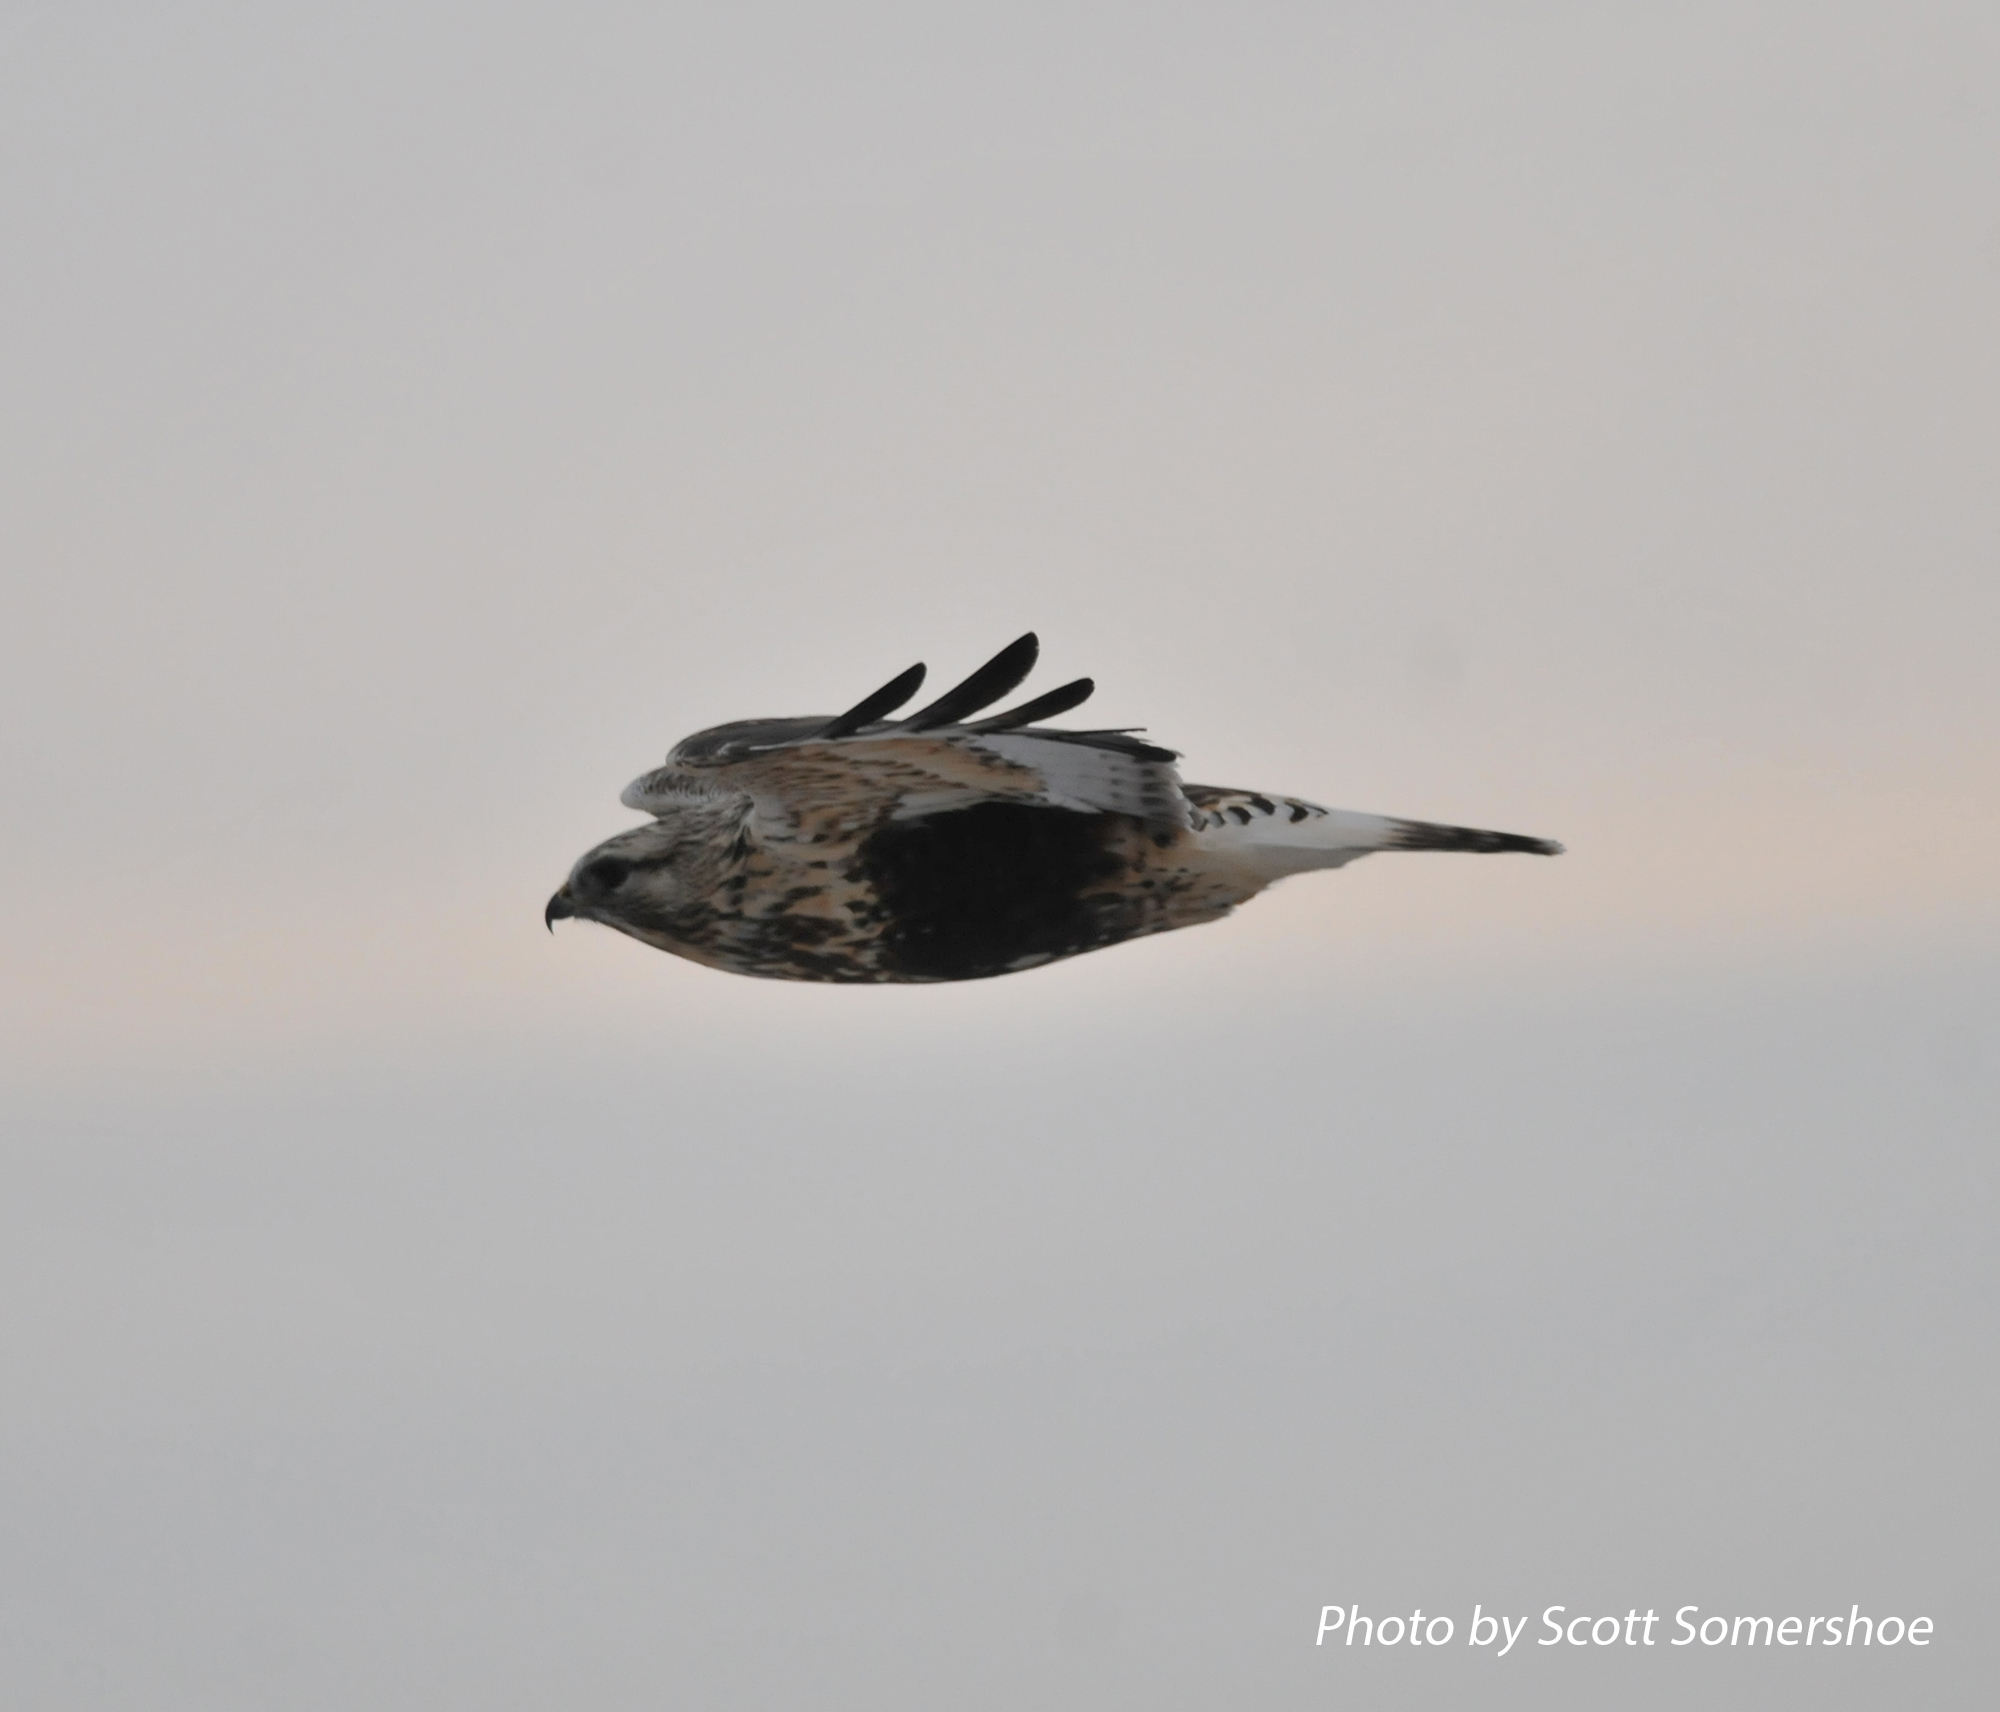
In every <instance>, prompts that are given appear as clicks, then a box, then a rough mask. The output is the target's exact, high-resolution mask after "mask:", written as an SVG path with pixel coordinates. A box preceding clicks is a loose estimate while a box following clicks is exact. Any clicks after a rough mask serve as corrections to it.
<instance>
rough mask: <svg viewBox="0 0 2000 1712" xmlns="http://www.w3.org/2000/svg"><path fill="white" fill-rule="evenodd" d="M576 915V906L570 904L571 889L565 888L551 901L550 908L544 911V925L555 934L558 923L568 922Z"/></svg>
mask: <svg viewBox="0 0 2000 1712" xmlns="http://www.w3.org/2000/svg"><path fill="white" fill-rule="evenodd" d="M575 914H576V905H575V904H573V903H571V902H570V898H569V887H567V886H565V887H563V889H562V890H561V891H559V892H557V893H556V895H555V896H554V897H552V898H550V899H549V907H548V908H547V909H545V910H543V911H542V925H543V926H544V927H546V928H547V929H548V930H549V932H551V933H554V932H555V930H556V923H557V922H559V921H568V920H569V918H570V917H571V916H573V915H575Z"/></svg>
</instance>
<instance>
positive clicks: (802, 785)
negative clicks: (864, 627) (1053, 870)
mask: <svg viewBox="0 0 2000 1712" xmlns="http://www.w3.org/2000/svg"><path fill="white" fill-rule="evenodd" d="M1035 654H1036V642H1035V638H1034V636H1033V635H1032V634H1031V635H1028V636H1023V637H1022V638H1021V639H1020V640H1019V641H1017V642H1015V643H1014V644H1012V646H1010V647H1008V648H1005V649H1003V650H1002V651H1001V652H1000V653H999V654H997V655H995V656H994V657H993V658H992V659H991V660H989V661H988V662H987V663H986V664H985V665H984V666H982V667H980V669H979V670H978V671H976V672H974V673H973V674H972V676H971V677H969V678H967V679H966V680H965V681H964V682H963V683H961V684H959V685H957V686H955V687H954V688H953V689H951V690H949V691H947V692H946V693H945V694H944V695H942V696H940V697H939V698H938V699H937V700H936V701H934V702H931V703H930V704H929V705H928V706H926V707H924V708H922V709H920V710H919V711H918V712H916V713H914V714H912V715H910V716H909V717H908V718H906V719H902V720H896V721H890V720H886V719H884V718H883V717H882V716H883V715H884V714H887V713H889V712H892V711H893V710H895V709H896V708H898V707H900V706H902V704H903V703H904V702H906V701H908V700H909V699H910V697H911V696H912V695H914V694H915V693H916V690H917V687H918V685H919V684H921V683H922V682H923V670H924V669H923V667H921V666H914V667H912V668H911V669H910V670H909V671H907V672H905V673H903V674H902V675H901V676H900V677H898V678H895V679H893V680H891V682H889V683H887V684H885V685H883V686H882V688H881V689H879V690H877V691H876V692H875V693H874V694H873V695H870V696H868V697H865V698H864V699H863V700H862V701H860V702H857V703H856V704H855V705H854V706H853V707H851V708H849V709H848V711H847V712H846V713H843V714H839V715H837V716H835V717H833V718H831V719H829V718H826V717H824V716H818V717H813V718H808V719H766V720H742V721H739V722H737V723H736V724H734V725H718V726H715V727H714V728H712V729H711V730H708V731H701V732H697V733H696V734H695V735H694V736H692V737H690V738H688V739H686V740H685V741H684V742H682V743H680V744H679V745H677V746H676V748H675V749H674V751H673V753H672V754H671V755H669V756H668V757H667V763H666V765H665V766H664V767H660V768H656V769H655V770H654V771H653V772H650V773H648V774H646V775H645V776H644V777H642V778H639V779H635V780H634V781H633V782H632V783H631V784H630V785H629V786H627V787H626V790H625V793H624V796H623V798H622V799H621V800H622V801H623V802H624V803H625V805H626V806H627V807H628V808H636V809H641V810H644V811H646V812H648V813H654V814H657V813H661V812H664V811H665V810H666V809H667V808H668V806H669V805H672V804H676V803H681V802H685V801H686V800H687V799H688V798H689V796H691V795H704V796H706V795H713V794H714V793H716V792H719V791H724V790H727V791H739V792H742V793H744V794H746V795H748V796H749V797H750V798H751V799H752V800H753V801H754V802H755V805H756V808H755V816H756V819H757V820H758V821H759V822H761V823H763V824H764V825H765V826H767V827H773V828H775V827H777V826H780V825H783V826H787V827H791V828H794V829H796V828H797V827H799V826H801V825H802V824H803V823H805V822H807V821H811V822H813V823H815V825H816V826H818V827H820V828H821V830H824V829H825V828H824V824H823V823H827V822H837V823H840V824H842V825H845V826H848V827H850V828H859V827H862V826H870V825H875V824H878V823H880V822H883V821H888V820H910V819H915V818H917V817H919V816H922V815H928V814H941V813H946V812H949V811H950V810H953V809H958V808H969V807H971V806H972V805H973V804H974V803H979V802H1018V803H1024V804H1038V805H1041V806H1044V807H1048V808H1060V809H1068V810H1070V811H1072V812H1074V813H1079V814H1124V815H1131V816H1133V817H1134V818H1136V819H1140V820H1144V821H1146V822H1148V823H1149V824H1152V825H1155V826H1157V827H1159V828H1160V829H1161V830H1163V831H1165V830H1170V829H1176V828H1183V827H1185V826H1187V824H1188V804H1187V799H1186V798H1185V797H1184V796H1182V794H1181V788H1180V778H1179V775H1178V774H1177V773H1176V772H1175V770H1174V765H1173V763H1174V758H1175V757H1174V753H1173V751H1172V750H1170V749H1161V748H1159V747H1157V746H1156V745H1154V744H1151V743H1147V742H1145V741H1144V740H1143V739H1141V738H1139V737H1136V736H1134V735H1133V734H1132V733H1131V732H1129V731H1062V730H1054V729H1051V728H1049V727H1046V726H1038V725H1036V724H1035V723H1034V721H1036V720H1038V719H1042V718H1046V717H1048V716H1050V715H1053V714H1057V713H1062V712H1065V711H1067V710H1068V709H1070V708H1072V707H1075V706H1077V705H1078V704H1079V703H1080V702H1082V701H1084V700H1085V699H1086V698H1087V697H1088V696H1089V695H1090V693H1091V691H1092V689H1093V687H1094V686H1093V685H1092V683H1091V681H1090V680H1089V679H1088V678H1079V679H1077V680H1076V681H1075V682H1074V683H1069V684H1065V685H1063V686H1062V687H1061V688H1060V689H1057V690H1051V691H1050V692H1049V693H1048V694H1046V695H1042V696H1038V697H1036V698H1035V699H1034V700H1032V701H1028V702H1024V703H1023V704H1021V705H1020V706H1019V707H1016V708H1012V709H1010V710H1008V711H1007V712H1005V713H1001V714H996V715H992V716H990V717H988V718H985V719H981V720H977V721H973V720H972V719H971V716H972V715H973V714H976V713H978V712H980V711H981V710H982V709H984V708H986V707H987V706H989V705H991V704H992V703H993V702H996V701H998V700H999V699H1000V698H1001V697H1003V696H1005V695H1007V694H1008V693H1009V692H1010V691H1011V690H1013V689H1014V688H1015V687H1016V686H1017V685H1018V684H1019V683H1020V682H1021V680H1022V679H1023V678H1025V677H1026V676H1027V675H1028V672H1029V669H1030V668H1031V667H1032V666H1033V664H1034V661H1035Z"/></svg>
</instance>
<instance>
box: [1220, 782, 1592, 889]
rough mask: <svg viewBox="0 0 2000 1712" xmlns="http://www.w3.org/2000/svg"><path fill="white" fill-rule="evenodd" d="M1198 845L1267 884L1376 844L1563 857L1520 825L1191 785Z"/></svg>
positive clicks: (1362, 852)
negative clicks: (1488, 826)
mask: <svg viewBox="0 0 2000 1712" xmlns="http://www.w3.org/2000/svg"><path fill="white" fill-rule="evenodd" d="M1182 789H1183V790H1184V792H1185V793H1186V796H1187V799H1188V802H1189V805H1190V809H1191V819H1192V828H1191V830H1192V831H1193V833H1194V837H1195V842H1196V844H1197V845H1198V846H1199V847H1200V848H1201V849H1202V850H1203V851H1205V852H1209V853H1211V854H1213V855H1214V856H1216V857H1217V858H1219V859H1221V860H1223V861H1227V862H1231V863H1240V864H1241V865H1242V866H1243V867H1245V868H1246V869H1248V870H1249V871H1250V872H1251V873H1253V874H1255V875H1256V876H1257V877H1258V878H1259V879H1260V880H1262V881H1264V882H1266V883H1268V882H1269V881H1271V880H1278V879H1283V878H1284V876H1285V875H1287V874H1303V873H1305V872H1307V871H1308V870H1310V869H1313V868H1338V867H1340V866H1342V865H1343V864H1345V863H1348V862H1352V861H1354V860H1355V859H1356V858H1357V857H1361V856H1367V855H1370V854H1372V853H1373V852H1375V851H1377V850H1471V851H1477V852H1479V853H1481V854H1491V853H1492V852H1494V851H1499V850H1520V851H1526V852H1527V853H1529V854H1530V855H1535V856H1560V855H1561V854H1562V846H1561V845H1560V844H1555V843H1551V842H1550V841H1549V840H1548V839H1546V838H1528V837H1525V836H1523V835H1522V834H1520V833H1518V832H1486V831H1482V830H1480V829H1479V828H1477V827H1472V826H1438V825H1435V824H1433V823H1432V822H1430V821H1424V820H1395V819H1392V818H1390V817H1389V816H1387V815H1380V814H1357V813H1355V812H1354V811H1352V810H1351V809H1338V808H1321V807H1320V806H1319V805H1318V804H1317V803H1309V802H1301V801H1300V800H1299V799H1298V798H1296V797H1274V796H1267V795H1264V794H1262V793H1260V792H1257V791H1241V790H1232V789H1228V788H1226V787H1222V786H1216V785H1186V786H1183V787H1182Z"/></svg>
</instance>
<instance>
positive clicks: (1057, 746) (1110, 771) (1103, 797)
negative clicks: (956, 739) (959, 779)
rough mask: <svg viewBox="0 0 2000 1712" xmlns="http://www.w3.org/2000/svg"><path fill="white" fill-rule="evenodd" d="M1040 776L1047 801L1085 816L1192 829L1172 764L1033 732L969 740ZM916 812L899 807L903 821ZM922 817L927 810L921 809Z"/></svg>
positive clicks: (1184, 798) (1044, 800) (1165, 827)
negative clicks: (1124, 818) (1114, 816)
mask: <svg viewBox="0 0 2000 1712" xmlns="http://www.w3.org/2000/svg"><path fill="white" fill-rule="evenodd" d="M968 741H969V746H970V747H972V748H975V749H984V750H986V751H987V752H989V753H990V754H994V755H998V756H999V757H1000V758H1001V759H1002V760H1003V761H1010V762H1012V763H1013V764H1014V765H1016V766H1019V767H1029V768H1032V769H1033V770H1034V771H1035V772H1036V773H1037V774H1039V775H1040V777H1041V781H1042V790H1041V793H1040V796H1039V799H1038V800H1040V801H1041V802H1044V803H1046V804H1047V805H1048V806H1049V807H1050V808H1066V809H1072V810H1074V811H1076V812H1077V813H1079V814H1129V815H1131V816H1132V817H1133V819H1135V820H1143V821H1145V822H1147V823H1148V824H1149V825H1152V826H1157V827H1159V828H1161V829H1162V830H1163V831H1164V830H1167V829H1179V828H1184V827H1186V826H1187V825H1188V803H1187V798H1186V797H1184V796H1183V795H1181V782H1180V776H1179V775H1178V774H1177V773H1176V772H1175V771H1174V768H1173V765H1172V763H1171V762H1166V761H1146V760H1141V759H1140V758H1139V757H1137V756H1135V755H1127V754H1124V753H1122V752H1121V751H1119V750H1116V749H1098V748H1093V747H1091V746H1090V745H1088V744H1082V743H1064V742H1061V741H1059V740H1057V739H1054V738H1048V737H1037V736H1036V735H1035V734H1034V733H1033V732H1019V733H1015V732H1006V733H995V734H992V735H983V736H979V737H974V738H971V739H969V740H968ZM911 812H912V811H911V810H909V809H907V808H899V809H898V810H897V811H896V813H897V818H899V819H902V818H906V817H907V816H908V815H909V814H910V813H911ZM915 812H919V813H921V812H922V811H921V810H918V811H915Z"/></svg>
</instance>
